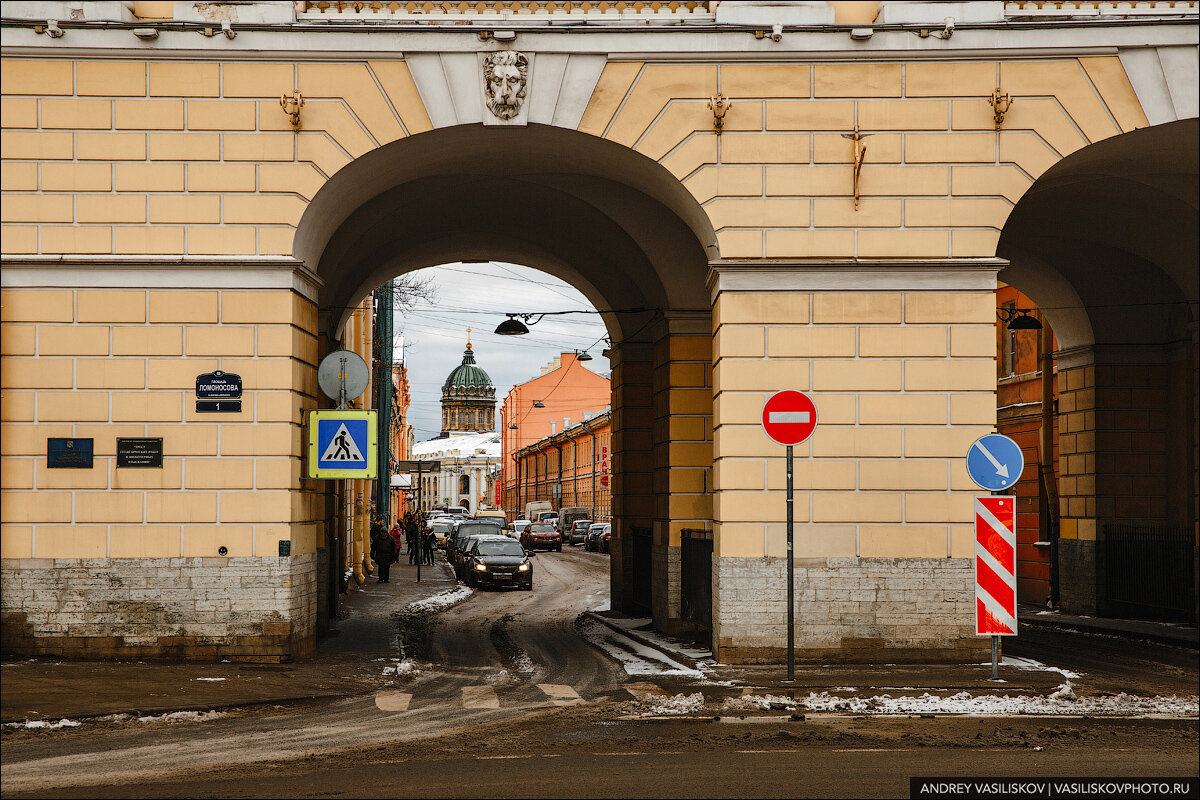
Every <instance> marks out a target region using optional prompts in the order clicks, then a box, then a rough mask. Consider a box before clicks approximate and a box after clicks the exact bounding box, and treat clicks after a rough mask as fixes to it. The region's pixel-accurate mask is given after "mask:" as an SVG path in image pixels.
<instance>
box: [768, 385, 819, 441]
mask: <svg viewBox="0 0 1200 800" xmlns="http://www.w3.org/2000/svg"><path fill="white" fill-rule="evenodd" d="M762 426H763V430H764V431H766V432H767V436H770V437H771V439H773V440H774V441H776V442H779V444H786V445H793V444H800V443H801V442H803V441H804V440H806V439H807V438H808V437H810V436H812V434H813V431H814V430H815V429H816V427H817V407H816V406H814V405H813V401H812V400H811V399H810V398H809V396H808V395H806V394H805V393H804V392H797V391H795V390H794V389H785V390H784V391H782V392H776V393H775V394H773V395H771V396H770V398H768V399H767V402H766V404H765V405H764V406H763V411H762Z"/></svg>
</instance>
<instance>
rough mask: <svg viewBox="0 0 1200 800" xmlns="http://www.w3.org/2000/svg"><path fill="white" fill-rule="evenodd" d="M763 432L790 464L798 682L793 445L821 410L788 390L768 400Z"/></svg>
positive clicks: (790, 653)
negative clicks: (784, 449) (782, 448)
mask: <svg viewBox="0 0 1200 800" xmlns="http://www.w3.org/2000/svg"><path fill="white" fill-rule="evenodd" d="M762 426H763V432H764V433H766V434H767V437H768V438H769V439H771V441H773V442H775V443H777V444H781V445H783V446H784V447H785V448H786V461H787V504H786V505H787V562H786V564H785V566H784V569H785V570H786V571H787V679H788V682H789V683H790V682H791V681H793V680H795V679H796V562H795V559H794V558H793V555H794V554H795V548H796V543H795V536H796V532H795V527H796V514H795V502H796V499H795V471H794V468H793V455H794V448H793V445H797V444H801V443H802V442H806V441H808V437H810V436H812V434H813V431H814V430H816V427H817V407H816V406H815V405H814V404H813V401H812V398H810V397H809V396H808V395H806V394H804V393H803V392H797V391H794V390H791V389H784V390H783V391H779V392H776V393H775V394H773V395H771V396H770V397H769V398H767V402H766V403H764V404H763V410H762Z"/></svg>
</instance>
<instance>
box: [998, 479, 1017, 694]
mask: <svg viewBox="0 0 1200 800" xmlns="http://www.w3.org/2000/svg"><path fill="white" fill-rule="evenodd" d="M1022 467H1024V464H1022ZM1005 491H1006V490H1003V489H1002V490H1000V491H998V492H992V497H997V496H1001V495H1003V494H1004V492H1005ZM1014 514H1015V512H1014ZM1013 525H1014V527H1015V526H1016V518H1015V516H1014V518H1013ZM992 680H994V681H998V680H1000V637H999V636H998V635H996V634H994V633H993V634H992Z"/></svg>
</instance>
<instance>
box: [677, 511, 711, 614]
mask: <svg viewBox="0 0 1200 800" xmlns="http://www.w3.org/2000/svg"><path fill="white" fill-rule="evenodd" d="M688 533H689V531H684V532H683V534H684V538H683V539H681V540H680V542H679V615H680V616H681V617H683V618H684V619H686V620H688V621H690V622H694V623H696V624H697V625H701V626H703V627H705V628H709V629H711V628H712V554H713V543H712V539H689V538H687V534H688Z"/></svg>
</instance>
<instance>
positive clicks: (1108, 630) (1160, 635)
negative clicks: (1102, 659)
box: [1018, 615, 1200, 650]
mask: <svg viewBox="0 0 1200 800" xmlns="http://www.w3.org/2000/svg"><path fill="white" fill-rule="evenodd" d="M1018 620H1019V624H1021V625H1029V626H1031V627H1035V628H1060V629H1064V630H1069V631H1075V632H1077V633H1098V634H1102V635H1105V636H1117V637H1120V638H1122V639H1139V640H1143V641H1148V642H1154V643H1156V644H1166V645H1172V646H1175V647H1183V648H1186V649H1188V650H1200V636H1198V634H1197V630H1196V629H1195V628H1182V629H1177V628H1171V627H1166V626H1163V627H1164V630H1146V629H1144V628H1141V627H1138V628H1134V627H1130V626H1129V625H1122V624H1121V621H1120V620H1112V621H1111V622H1112V623H1113V624H1111V625H1110V624H1105V623H1106V622H1107V621H1106V620H1090V619H1089V620H1085V619H1079V618H1076V617H1066V618H1060V617H1056V616H1049V615H1047V616H1038V617H1030V616H1020V617H1018ZM1134 624H1138V623H1134ZM1147 624H1149V625H1153V624H1155V623H1147Z"/></svg>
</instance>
